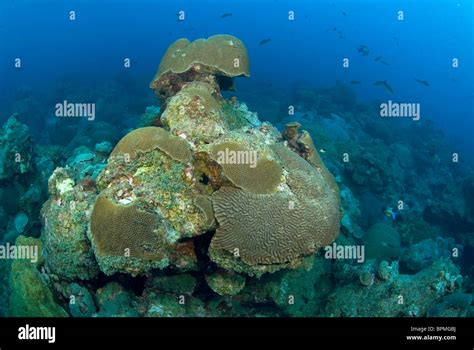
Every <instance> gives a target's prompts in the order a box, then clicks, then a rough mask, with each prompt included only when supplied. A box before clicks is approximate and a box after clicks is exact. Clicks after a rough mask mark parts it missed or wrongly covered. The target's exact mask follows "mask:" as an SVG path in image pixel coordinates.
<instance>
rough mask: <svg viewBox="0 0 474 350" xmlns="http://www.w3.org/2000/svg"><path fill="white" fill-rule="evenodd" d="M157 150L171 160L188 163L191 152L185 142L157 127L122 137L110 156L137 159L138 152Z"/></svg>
mask: <svg viewBox="0 0 474 350" xmlns="http://www.w3.org/2000/svg"><path fill="white" fill-rule="evenodd" d="M155 148H158V149H160V150H161V151H163V152H165V153H166V154H167V155H169V156H170V157H171V158H173V159H175V160H178V161H182V162H188V161H190V160H191V151H190V150H189V146H188V144H187V142H186V141H184V140H183V139H182V138H179V137H177V136H173V135H170V133H168V132H167V131H166V130H164V129H162V128H157V127H152V126H150V127H144V128H140V129H136V130H134V131H132V132H130V133H128V134H127V135H126V136H125V137H123V138H122V139H121V140H120V142H119V143H118V144H117V145H116V146H115V148H114V149H113V150H112V153H111V154H110V156H111V157H116V156H117V155H119V154H122V155H124V154H128V156H129V157H130V158H131V159H134V158H136V157H137V153H138V152H142V153H144V152H147V151H152V150H153V149H155Z"/></svg>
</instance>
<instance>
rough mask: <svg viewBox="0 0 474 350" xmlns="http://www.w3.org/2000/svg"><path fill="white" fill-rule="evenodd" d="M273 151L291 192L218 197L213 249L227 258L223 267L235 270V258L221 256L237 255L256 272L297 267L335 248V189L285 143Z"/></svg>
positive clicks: (235, 192)
mask: <svg viewBox="0 0 474 350" xmlns="http://www.w3.org/2000/svg"><path fill="white" fill-rule="evenodd" d="M271 148H272V150H273V151H274V152H275V153H276V154H277V155H278V157H279V158H280V160H281V163H282V165H283V167H284V168H285V169H287V171H288V175H287V183H288V185H289V187H290V189H291V192H289V191H279V192H274V193H271V194H254V193H250V192H247V191H243V190H239V189H235V188H230V187H222V188H221V189H220V190H218V191H217V192H215V193H214V194H213V196H212V200H213V205H214V212H215V216H216V219H217V221H218V223H219V227H218V229H217V232H216V234H215V236H214V237H213V239H212V242H211V247H210V249H211V258H212V257H213V256H214V257H216V258H215V259H214V260H220V259H224V261H222V262H220V261H216V262H217V263H218V264H219V263H221V265H226V266H227V267H229V266H232V264H229V263H228V261H225V259H231V257H230V255H228V256H227V258H226V257H225V256H224V257H223V258H222V255H219V254H215V252H216V251H226V252H228V253H231V254H235V252H236V251H237V252H238V257H240V259H241V261H242V262H243V263H245V264H247V265H248V266H251V267H254V266H258V265H275V264H286V263H292V262H294V261H296V260H297V259H298V258H300V257H302V256H305V255H308V254H312V253H314V252H315V251H316V250H317V249H318V248H320V247H322V246H324V245H327V244H329V243H331V242H332V241H334V239H335V238H336V236H337V234H338V232H339V220H340V212H339V202H338V198H337V196H336V194H335V193H334V192H333V191H332V188H331V184H329V183H327V181H326V179H325V178H324V177H323V176H322V175H321V173H320V172H318V171H317V170H316V169H315V168H314V167H312V166H311V165H310V164H309V163H308V162H307V161H306V160H304V159H303V158H301V157H299V156H298V155H297V154H296V153H294V152H293V151H291V150H290V149H288V148H287V147H285V146H284V145H283V144H274V145H272V147H271ZM239 269H241V268H239ZM244 271H245V269H244ZM268 271H271V270H270V269H269V270H268ZM246 272H248V270H247V271H246ZM250 272H251V273H255V272H254V271H250Z"/></svg>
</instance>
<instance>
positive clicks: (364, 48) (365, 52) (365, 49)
mask: <svg viewBox="0 0 474 350" xmlns="http://www.w3.org/2000/svg"><path fill="white" fill-rule="evenodd" d="M357 52H359V53H360V54H361V55H362V56H368V55H369V53H370V50H369V48H368V47H367V46H366V45H360V46H359V47H358V48H357Z"/></svg>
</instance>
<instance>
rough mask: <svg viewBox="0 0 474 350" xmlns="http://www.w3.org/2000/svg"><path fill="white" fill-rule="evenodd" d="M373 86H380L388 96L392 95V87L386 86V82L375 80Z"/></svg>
mask: <svg viewBox="0 0 474 350" xmlns="http://www.w3.org/2000/svg"><path fill="white" fill-rule="evenodd" d="M374 86H381V87H383V88H385V89H386V90H387V91H388V92H389V93H390V94H392V95H393V89H392V87H391V86H390V85H389V84H388V82H387V81H386V80H377V81H376V82H375V83H374Z"/></svg>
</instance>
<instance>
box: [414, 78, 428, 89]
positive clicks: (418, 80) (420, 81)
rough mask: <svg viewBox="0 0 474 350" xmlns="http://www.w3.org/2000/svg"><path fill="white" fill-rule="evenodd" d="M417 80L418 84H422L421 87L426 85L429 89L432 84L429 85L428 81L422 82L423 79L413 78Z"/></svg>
mask: <svg viewBox="0 0 474 350" xmlns="http://www.w3.org/2000/svg"><path fill="white" fill-rule="evenodd" d="M413 79H415V81H416V82H417V83H418V84H421V85H424V86H426V87H429V86H430V83H428V82H427V81H426V80H421V79H417V78H413Z"/></svg>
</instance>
